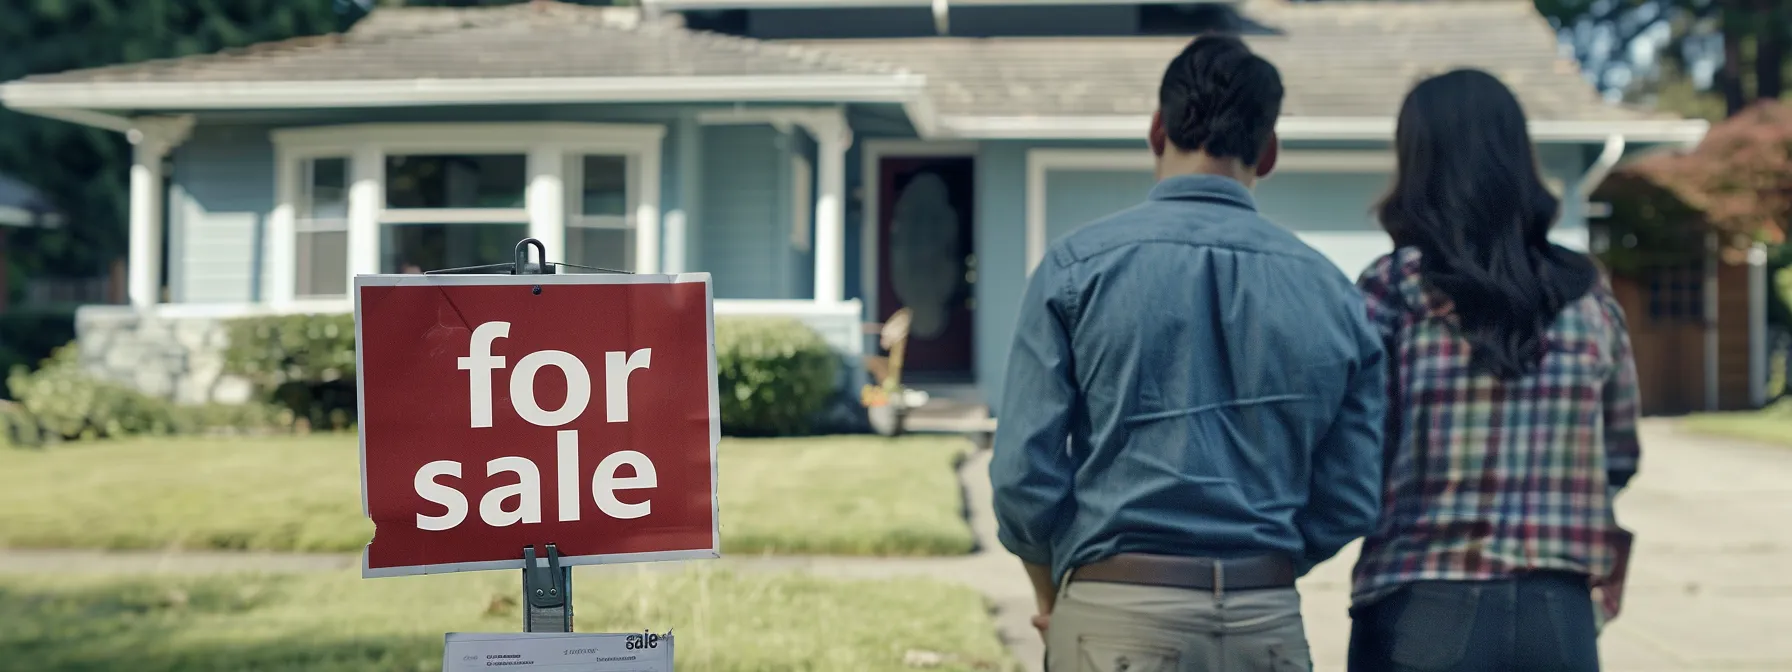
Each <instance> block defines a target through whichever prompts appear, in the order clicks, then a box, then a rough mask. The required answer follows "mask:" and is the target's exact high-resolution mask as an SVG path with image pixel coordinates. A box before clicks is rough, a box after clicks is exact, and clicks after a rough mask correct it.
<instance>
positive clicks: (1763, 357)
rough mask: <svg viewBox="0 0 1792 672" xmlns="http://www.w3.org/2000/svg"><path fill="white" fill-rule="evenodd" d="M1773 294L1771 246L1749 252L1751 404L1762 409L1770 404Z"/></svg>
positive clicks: (1749, 384)
mask: <svg viewBox="0 0 1792 672" xmlns="http://www.w3.org/2000/svg"><path fill="white" fill-rule="evenodd" d="M1771 300H1773V292H1772V291H1771V290H1770V289H1769V286H1768V283H1767V245H1766V244H1764V243H1755V244H1754V245H1753V246H1752V247H1750V248H1749V249H1748V401H1749V406H1751V407H1755V408H1760V407H1761V406H1765V405H1766V404H1767V375H1768V372H1767V367H1768V365H1769V363H1770V361H1771V360H1770V358H1769V356H1768V352H1767V350H1768V348H1767V338H1768V337H1767V302H1768V301H1771Z"/></svg>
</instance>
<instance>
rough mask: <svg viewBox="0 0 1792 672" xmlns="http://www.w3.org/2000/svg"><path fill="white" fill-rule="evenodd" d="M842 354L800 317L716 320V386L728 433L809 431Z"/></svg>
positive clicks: (830, 392) (829, 393)
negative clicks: (797, 318)
mask: <svg viewBox="0 0 1792 672" xmlns="http://www.w3.org/2000/svg"><path fill="white" fill-rule="evenodd" d="M839 366H840V356H839V355H838V354H836V353H835V352H834V349H833V348H831V347H829V346H828V343H827V341H825V340H822V337H821V335H820V334H817V333H815V330H813V329H810V328H809V327H808V326H807V325H804V324H803V323H802V322H798V321H796V320H793V319H778V318H735V319H730V320H717V321H716V389H717V391H718V392H719V395H720V397H721V407H722V429H723V431H726V432H728V433H730V434H740V435H753V436H768V435H776V436H789V435H796V434H807V433H809V432H810V431H811V430H812V429H813V428H814V422H815V419H816V416H817V415H818V414H820V412H821V410H822V407H823V406H825V405H826V404H827V402H828V398H829V397H831V396H833V394H834V377H835V374H837V373H838V372H839Z"/></svg>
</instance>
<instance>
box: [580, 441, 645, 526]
mask: <svg viewBox="0 0 1792 672" xmlns="http://www.w3.org/2000/svg"><path fill="white" fill-rule="evenodd" d="M625 464H626V465H628V466H631V467H634V469H635V475H634V476H630V477H628V478H617V477H616V470H617V469H618V468H620V467H621V466H622V465H625ZM658 486H659V475H658V474H657V473H655V472H654V470H653V460H649V459H647V456H646V455H642V454H641V453H638V452H636V451H633V450H622V451H617V452H614V453H611V454H610V456H609V457H605V458H604V461H602V462H599V463H597V471H595V472H593V473H592V474H591V497H592V498H593V499H596V500H597V508H598V509H599V510H602V511H603V512H604V514H605V515H607V516H610V517H611V518H621V519H623V520H628V519H631V518H640V517H642V516H645V515H647V514H649V513H653V499H651V498H649V499H645V500H642V501H641V503H639V504H626V503H623V501H622V500H620V499H617V498H616V491H617V490H643V489H647V488H654V487H658Z"/></svg>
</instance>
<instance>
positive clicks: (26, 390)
mask: <svg viewBox="0 0 1792 672" xmlns="http://www.w3.org/2000/svg"><path fill="white" fill-rule="evenodd" d="M7 384H8V386H10V387H11V388H12V390H13V393H14V394H16V395H18V397H19V406H21V407H22V408H23V409H24V411H25V412H26V413H28V414H29V416H30V419H31V420H32V421H34V422H35V423H36V425H37V427H38V428H39V429H40V430H41V433H42V436H43V437H44V438H46V439H49V440H59V439H60V440H70V439H104V438H118V437H123V436H133V435H142V434H151V435H154V434H171V433H173V432H174V431H175V428H176V421H175V417H174V412H173V410H172V404H170V403H168V402H167V401H164V400H162V399H158V398H156V397H152V396H150V395H147V394H144V393H142V392H138V391H137V390H134V389H131V388H129V387H126V386H124V385H118V384H114V383H108V382H105V381H100V380H96V379H94V378H93V377H92V376H89V375H87V374H86V373H85V372H83V371H81V364H80V361H79V356H78V354H77V353H76V350H75V347H74V346H73V345H68V346H63V347H61V348H58V349H57V350H56V352H55V353H54V354H52V355H51V356H50V359H48V360H45V361H44V363H43V366H42V367H40V368H38V369H37V370H36V371H26V370H25V369H23V368H17V369H13V372H12V375H10V376H8V378H7Z"/></svg>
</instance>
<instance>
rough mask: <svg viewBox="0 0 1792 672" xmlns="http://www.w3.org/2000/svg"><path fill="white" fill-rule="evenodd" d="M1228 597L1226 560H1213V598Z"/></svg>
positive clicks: (1215, 599) (1216, 599) (1217, 599)
mask: <svg viewBox="0 0 1792 672" xmlns="http://www.w3.org/2000/svg"><path fill="white" fill-rule="evenodd" d="M1225 597H1226V563H1225V561H1224V560H1214V561H1213V599H1214V601H1216V602H1217V601H1219V600H1222V599H1225Z"/></svg>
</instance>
